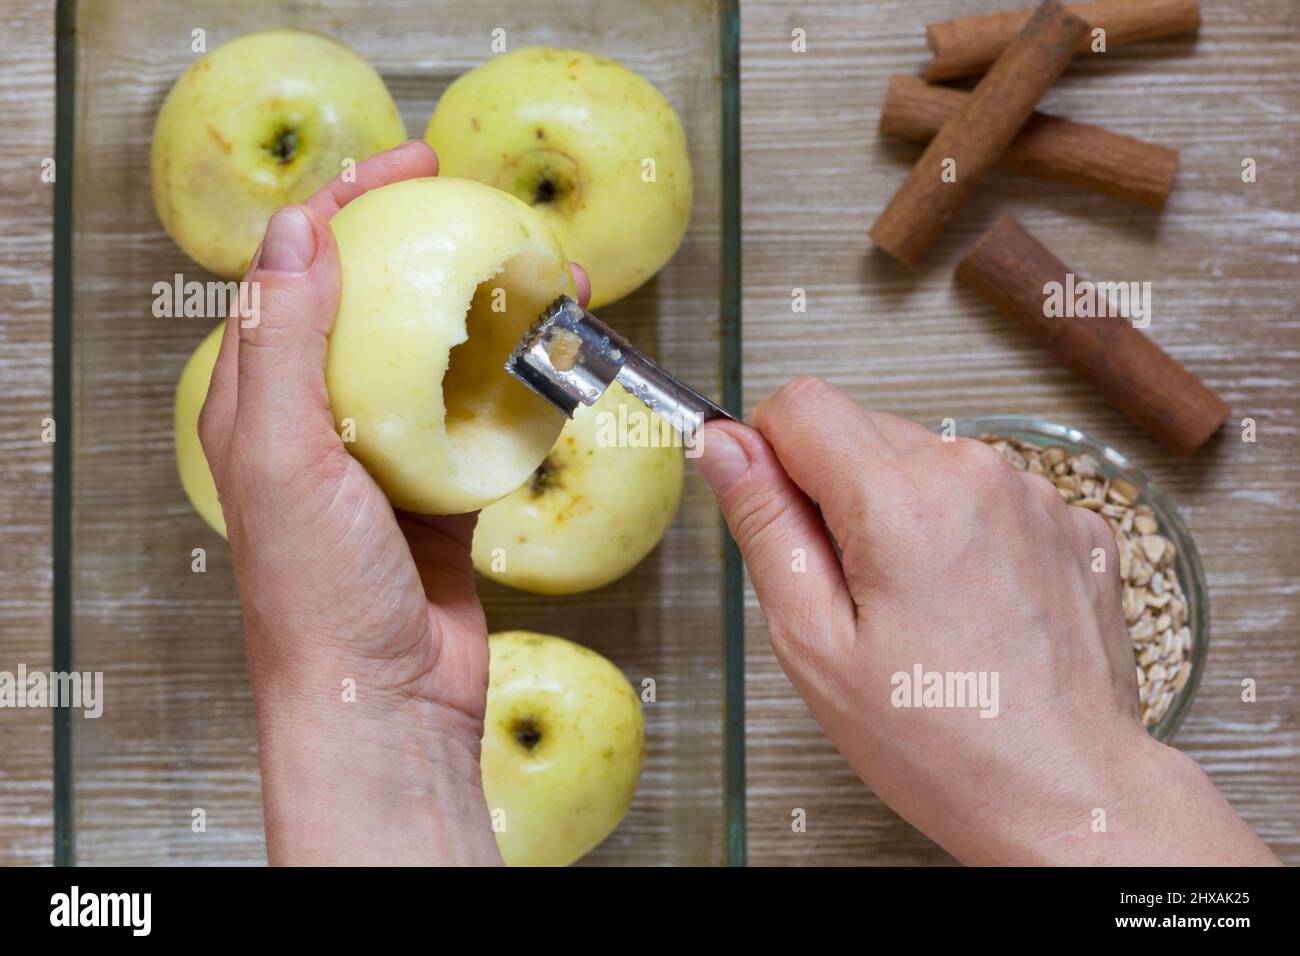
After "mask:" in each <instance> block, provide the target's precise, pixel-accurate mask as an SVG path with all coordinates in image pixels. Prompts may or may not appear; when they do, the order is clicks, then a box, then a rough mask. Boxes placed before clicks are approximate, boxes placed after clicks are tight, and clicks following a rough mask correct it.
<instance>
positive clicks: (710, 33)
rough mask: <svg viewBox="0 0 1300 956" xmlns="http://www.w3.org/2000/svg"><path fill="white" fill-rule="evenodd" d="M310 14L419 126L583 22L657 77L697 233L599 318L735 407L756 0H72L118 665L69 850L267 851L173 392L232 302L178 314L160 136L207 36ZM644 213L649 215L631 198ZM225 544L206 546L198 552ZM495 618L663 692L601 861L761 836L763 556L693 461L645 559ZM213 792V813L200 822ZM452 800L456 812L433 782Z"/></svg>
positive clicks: (64, 412) (84, 305) (689, 852)
mask: <svg viewBox="0 0 1300 956" xmlns="http://www.w3.org/2000/svg"><path fill="white" fill-rule="evenodd" d="M274 26H294V27H299V28H304V29H312V30H316V31H320V32H324V33H328V34H331V35H333V36H336V37H338V38H340V39H342V40H344V41H345V42H347V43H348V44H349V45H351V46H352V47H353V48H354V49H356V50H357V51H358V52H359V53H360V54H361V55H362V56H363V57H365V58H366V59H367V60H368V61H369V62H370V63H371V64H372V65H373V66H374V67H375V68H376V69H377V70H378V71H379V73H380V74H381V75H382V76H383V78H384V80H385V81H386V83H387V84H388V87H389V89H390V91H391V92H392V94H393V96H394V98H395V99H396V101H397V104H398V106H399V108H400V110H401V112H402V115H403V118H404V119H405V121H406V124H407V130H408V134H409V135H412V136H416V135H420V134H422V133H423V132H424V128H425V125H426V123H427V122H428V119H429V116H430V115H431V113H432V110H433V108H434V105H435V103H436V102H437V100H438V97H439V95H440V93H441V92H442V90H443V89H445V88H446V86H447V85H448V84H449V83H450V82H451V81H452V80H453V79H455V77H457V76H458V75H460V74H461V73H463V72H465V71H466V70H468V69H470V68H472V67H474V66H475V65H477V64H478V63H480V62H482V61H484V60H486V59H487V58H488V57H489V56H491V55H492V51H491V48H490V44H491V42H492V39H493V36H494V32H493V31H494V30H498V29H503V30H504V31H505V34H504V36H505V38H506V41H507V44H508V46H509V48H511V49H513V48H517V47H521V46H527V45H546V46H572V47H578V48H582V49H587V50H591V51H593V52H596V53H600V54H603V55H605V56H610V57H613V58H615V59H618V60H620V61H622V62H623V63H625V64H626V65H628V66H629V67H631V68H632V69H634V70H636V71H638V72H639V73H641V74H642V75H644V76H646V77H647V78H649V79H650V80H651V81H652V82H653V83H654V84H655V85H656V86H657V87H658V88H659V90H661V91H662V92H663V93H664V94H665V95H666V96H667V97H668V99H669V100H670V101H671V102H672V103H673V105H674V106H675V107H676V108H677V110H678V112H679V113H680V114H681V117H682V120H683V123H684V124H685V128H686V133H687V138H688V140H689V144H690V152H691V160H692V164H693V167H694V174H695V198H694V208H693V211H692V219H691V225H690V229H689V232H688V233H687V236H686V240H685V242H684V244H683V246H682V248H681V250H680V251H679V252H678V253H677V255H676V256H675V257H674V258H673V260H672V261H671V262H670V263H669V264H668V266H667V267H666V268H665V269H664V270H663V271H662V272H661V273H660V274H659V275H658V276H657V277H656V278H655V279H654V280H652V281H651V282H650V283H648V284H647V285H646V286H644V287H643V288H641V289H640V290H639V291H638V292H636V293H635V294H633V295H632V296H631V297H629V298H627V299H625V300H623V301H622V302H619V303H616V304H614V305H612V306H608V307H606V308H605V309H603V310H602V312H601V317H602V318H603V319H605V320H606V321H607V322H609V323H610V324H612V325H614V326H615V327H617V328H618V329H620V331H622V332H623V333H624V334H625V335H627V337H628V338H629V339H631V340H632V341H633V342H634V343H636V344H637V345H639V346H640V347H642V348H643V349H644V350H645V351H647V352H648V353H649V354H651V355H653V356H655V357H656V358H658V359H660V360H662V361H663V362H664V363H665V365H666V366H667V367H669V368H671V369H673V370H674V371H675V372H677V373H678V374H679V375H681V376H682V377H683V378H685V379H686V380H687V381H689V382H691V383H692V384H694V385H696V386H697V387H699V388H700V390H701V391H703V392H705V393H706V394H709V395H710V396H712V397H713V398H715V399H717V400H720V401H721V402H722V403H723V404H725V405H726V406H728V407H729V408H730V409H731V410H733V411H736V410H738V406H739V401H740V368H739V360H740V259H739V232H740V222H739V217H740V183H739V149H740V141H739V129H738V110H739V62H738V55H739V51H738V43H739V16H738V12H737V5H736V3H735V2H734V0H716V2H713V0H627V2H610V0H587V2H578V0H555V2H545V0H505V2H500V3H493V4H478V3H471V2H455V0H442V2H427V0H398V2H390V3H374V2H363V0H322V2H304V0H282V2H265V0H239V2H229V0H222V2H210V3H199V2H193V3H188V2H187V3H178V2H175V0H130V2H127V0H95V2H92V0H80V2H77V0H62V2H60V3H59V5H58V11H57V30H58V115H57V169H58V177H57V184H56V215H55V250H56V255H55V314H54V322H55V381H54V388H55V396H54V401H55V411H56V421H57V422H58V428H59V431H58V441H57V442H56V445H55V449H56V451H55V482H54V496H55V517H54V535H55V540H54V557H55V586H54V601H55V608H54V619H55V624H54V642H55V667H56V669H59V670H73V669H76V670H79V671H92V672H93V671H102V672H103V674H104V682H105V691H104V697H105V703H104V710H103V715H102V717H100V718H98V719H86V718H83V717H82V716H80V714H74V713H73V712H71V711H68V710H60V711H55V715H56V716H55V830H56V835H55V839H56V860H57V861H58V862H60V863H74V862H75V863H82V864H156V863H167V864H178V863H179V864H185V863H195V864H247V863H259V862H262V861H263V860H264V859H265V851H264V838H263V833H262V811H261V802H260V791H259V779H258V772H257V740H256V734H255V726H254V720H253V708H252V701H251V698H250V696H249V691H248V686H247V678H246V675H245V670H244V650H243V643H242V637H241V633H240V612H239V604H238V600H237V596H236V593H235V587H234V583H233V578H232V575H231V568H230V561H229V554H228V552H227V550H226V548H225V545H224V542H222V540H221V539H220V538H218V537H217V536H216V535H215V534H214V533H213V532H211V531H210V530H208V528H207V527H206V526H205V525H204V524H203V522H202V521H201V519H200V518H199V517H198V516H197V515H196V514H195V513H194V512H193V511H192V510H191V509H190V506H189V504H188V502H187V500H186V498H185V495H184V494H183V492H182V490H181V486H180V483H179V481H178V479H177V476H176V467H175V462H174V456H173V448H172V437H171V417H172V412H171V406H172V394H173V389H174V388H175V385H176V380H177V377H178V375H179V374H180V370H181V367H182V365H183V363H184V362H185V360H186V358H187V357H188V356H189V354H190V352H191V351H192V350H193V349H194V347H195V346H196V345H197V344H198V343H199V341H200V340H201V339H202V338H203V337H204V335H205V334H206V333H207V331H208V329H209V328H210V327H211V326H212V325H213V324H215V323H214V322H213V321H212V320H210V319H202V320H199V319H158V318H155V317H154V316H153V314H152V310H151V307H150V306H151V302H152V299H153V292H152V288H153V285H154V283H155V282H157V281H160V280H162V281H169V282H170V281H171V279H172V277H173V275H174V274H176V273H183V274H184V275H185V277H186V278H187V279H188V278H190V277H194V278H198V279H200V280H203V279H208V278H211V277H210V276H208V275H206V274H204V273H203V272H202V270H200V269H199V267H198V266H196V265H195V264H194V263H193V262H191V261H190V260H189V259H188V258H187V257H186V256H185V254H184V253H182V252H181V251H180V249H179V248H177V247H176V245H175V244H174V243H173V242H172V241H171V239H170V238H169V237H168V236H167V234H166V233H165V232H164V231H163V229H162V226H161V225H160V224H159V222H158V220H157V218H156V216H155V215H154V211H153V206H152V203H151V201H150V195H149V175H148V155H149V141H150V136H151V132H152V127H153V122H154V117H155V114H156V113H157V111H158V108H159V106H160V104H161V102H162V99H163V97H164V96H165V95H166V93H167V90H168V89H169V88H170V86H171V84H172V82H173V81H174V80H175V79H176V78H177V77H178V76H179V75H180V74H181V72H182V71H183V70H184V69H185V68H186V67H187V66H188V65H189V64H190V63H191V62H192V61H193V59H194V57H195V55H196V54H194V53H192V52H191V41H192V37H193V35H194V34H193V31H195V30H198V29H202V30H203V31H205V38H206V43H207V49H209V50H211V49H213V48H215V46H217V45H218V44H219V43H221V42H223V41H225V40H227V39H231V38H233V37H235V36H238V35H240V34H243V33H246V32H250V31H253V30H259V29H266V28H269V27H274ZM628 225H629V228H635V223H629V224H628ZM199 547H202V548H204V549H205V550H206V552H207V571H206V573H201V574H200V573H193V572H192V571H191V569H190V565H191V560H192V559H191V552H192V550H193V549H194V548H199ZM480 587H481V593H482V597H483V600H484V604H485V606H486V608H487V615H488V623H489V626H490V627H491V629H492V630H506V629H509V628H516V627H526V628H529V629H532V630H537V631H542V632H548V633H555V634H561V635H564V636H567V637H571V638H573V639H575V640H578V641H580V642H582V643H584V644H586V645H588V646H590V647H592V648H594V649H596V650H598V651H600V652H601V653H602V654H605V655H606V656H608V657H609V658H610V659H611V660H613V661H614V662H615V663H616V664H617V665H619V666H620V667H621V668H622V669H623V670H624V672H625V673H626V674H627V675H628V677H629V679H630V680H631V681H632V683H633V684H634V685H636V686H640V683H641V680H642V679H643V678H646V677H653V678H654V679H655V682H656V688H657V693H656V698H657V699H656V701H655V702H654V703H646V704H645V705H644V709H645V715H646V735H647V745H646V758H645V767H644V770H643V773H642V776H641V783H640V787H639V789H638V791H637V794H636V799H635V802H634V803H633V805H632V808H631V810H630V812H629V813H628V815H627V817H626V818H625V819H624V821H623V823H622V824H621V825H620V826H619V828H618V829H617V830H616V831H615V832H614V833H613V834H612V835H611V836H610V838H609V839H608V840H606V841H605V842H604V843H603V844H602V845H601V846H600V847H598V848H597V849H596V850H595V851H594V852H593V853H592V854H590V856H589V857H587V862H594V863H605V864H721V863H729V864H739V863H743V862H744V854H745V840H744V833H745V818H744V807H745V801H744V749H743V747H744V741H743V685H742V651H743V630H742V623H743V622H742V590H741V589H742V574H741V565H740V561H739V557H738V555H737V553H736V550H735V547H734V545H733V544H732V543H731V542H730V540H729V539H728V538H727V537H726V533H725V527H724V525H723V524H722V522H721V519H720V516H719V514H718V512H717V509H716V508H715V506H714V503H713V500H712V497H711V495H710V493H709V491H708V489H707V487H706V486H705V485H704V483H703V482H702V481H701V480H700V479H699V478H698V476H696V475H695V474H694V471H693V469H692V468H690V467H688V468H687V484H686V488H685V492H684V495H683V501H682V505H681V509H680V512H679V514H678V516H677V520H676V522H675V523H674V525H673V527H672V528H671V529H670V531H669V532H668V534H667V536H666V537H665V539H664V541H663V542H662V544H661V545H660V546H659V548H658V549H657V550H656V551H655V552H654V553H653V554H651V555H650V557H649V558H647V559H646V560H645V561H644V562H643V563H642V564H641V565H640V566H639V567H638V568H637V569H636V570H635V571H633V572H632V573H631V574H630V575H628V576H627V577H626V578H624V579H623V580H621V581H619V582H617V583H615V584H613V585H611V586H609V587H607V588H604V589H602V590H600V591H597V592H594V593H591V594H587V595H579V596H575V597H570V598H560V599H554V598H540V597H535V596H531V595H527V594H524V593H522V592H513V591H509V590H507V589H506V588H504V587H500V586H494V585H491V584H490V583H489V582H481V585H480ZM199 808H202V809H203V810H204V811H205V816H206V830H205V831H204V832H194V829H192V821H193V819H194V811H195V810H196V809H199ZM430 812H433V809H432V808H431V810H430Z"/></svg>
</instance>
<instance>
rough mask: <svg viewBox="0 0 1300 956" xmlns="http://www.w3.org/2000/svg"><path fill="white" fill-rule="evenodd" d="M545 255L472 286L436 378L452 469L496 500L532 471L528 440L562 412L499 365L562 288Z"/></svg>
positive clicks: (516, 262)
mask: <svg viewBox="0 0 1300 956" xmlns="http://www.w3.org/2000/svg"><path fill="white" fill-rule="evenodd" d="M566 284H567V283H566V281H565V277H564V275H563V273H562V272H561V271H560V267H559V266H558V264H557V263H556V261H555V258H554V256H553V255H551V254H550V253H549V252H546V251H539V250H532V249H525V250H524V251H522V252H520V253H518V254H516V255H515V256H514V257H512V258H511V259H509V260H507V261H506V263H505V265H504V266H503V267H502V269H501V271H500V272H498V273H497V274H496V275H494V276H492V277H491V278H489V279H487V280H485V281H483V282H481V283H479V285H478V287H477V288H476V289H475V290H474V296H473V298H472V299H471V301H470V304H469V310H468V312H467V313H466V316H465V332H466V334H467V336H468V337H467V338H466V339H465V340H464V341H463V342H461V343H460V344H458V345H456V346H455V347H454V348H453V349H452V350H451V355H450V356H449V360H448V366H447V372H446V374H445V375H444V376H443V379H442V399H443V408H444V410H445V418H444V422H445V426H446V431H447V439H448V441H449V442H450V443H451V445H452V446H453V448H454V450H455V451H456V457H457V459H458V461H459V463H460V465H459V467H462V468H465V469H475V470H478V471H480V472H481V474H480V475H479V476H478V477H479V478H480V479H481V484H482V485H483V486H484V487H485V488H487V487H491V488H493V489H496V488H497V487H499V485H500V484H501V483H502V482H503V481H504V480H505V479H506V478H507V477H508V476H510V475H514V476H515V477H514V478H513V484H512V485H510V486H509V487H507V488H505V489H503V490H501V491H500V492H497V493H498V494H504V493H506V492H508V491H510V490H511V489H513V488H515V487H518V485H519V484H521V483H522V482H524V481H526V480H528V477H527V476H528V475H529V474H530V473H532V472H533V471H534V469H536V468H537V457H536V455H537V451H536V450H535V449H536V442H535V440H530V439H531V438H532V436H534V435H536V434H540V433H546V432H548V431H549V432H550V433H551V434H553V431H552V430H553V429H554V428H555V422H556V417H557V416H559V417H560V419H561V420H562V419H563V413H562V412H560V411H559V410H558V409H556V408H554V407H553V406H551V405H550V404H548V403H547V402H544V401H542V400H541V399H539V398H538V397H537V396H536V395H534V394H533V393H532V392H530V391H529V390H528V389H527V388H525V387H524V386H523V385H521V384H520V383H519V382H517V381H515V379H514V378H512V377H511V376H510V374H509V373H508V372H507V371H506V370H505V364H506V360H507V359H508V358H509V357H510V353H511V351H513V349H514V347H515V346H516V345H517V344H518V342H519V340H520V339H521V338H522V337H523V335H524V333H525V332H526V331H527V330H528V328H529V326H531V325H532V324H533V323H534V322H535V321H536V320H537V317H538V316H539V315H540V314H541V313H542V310H543V309H545V308H546V306H547V305H548V304H550V303H551V302H552V301H554V299H555V297H556V295H558V294H559V293H560V292H561V291H563V289H564V288H565V287H566Z"/></svg>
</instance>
